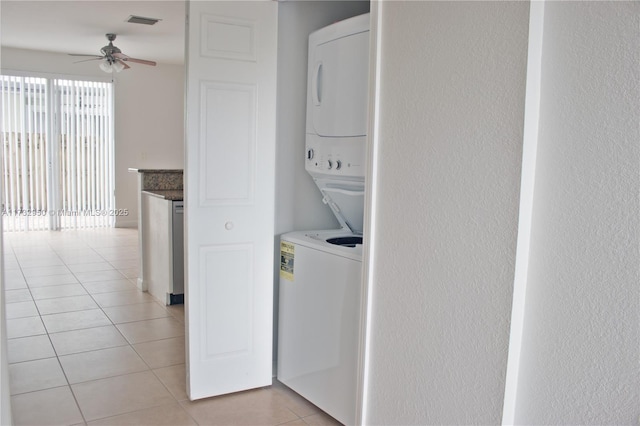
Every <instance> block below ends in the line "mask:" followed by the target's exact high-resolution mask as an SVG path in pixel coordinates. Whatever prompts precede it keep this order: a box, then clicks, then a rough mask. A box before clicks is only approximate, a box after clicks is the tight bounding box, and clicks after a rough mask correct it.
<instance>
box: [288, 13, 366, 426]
mask: <svg viewBox="0 0 640 426" xmlns="http://www.w3.org/2000/svg"><path fill="white" fill-rule="evenodd" d="M368 70H369V14H365V15H360V16H356V17H354V18H350V19H346V20H344V21H340V22H337V23H335V24H333V25H330V26H328V27H325V28H322V29H320V30H318V31H316V32H314V33H312V34H311V35H310V36H309V68H308V87H307V125H306V129H307V134H306V158H305V169H306V170H307V172H308V173H309V174H310V175H311V176H312V178H313V180H314V182H315V184H316V185H317V187H318V189H319V190H320V193H321V194H322V197H323V201H324V202H325V203H326V204H327V205H328V206H329V207H330V208H331V211H332V212H333V213H334V215H335V216H336V218H337V220H338V222H339V223H340V226H341V228H340V229H337V230H336V229H333V230H321V231H302V232H292V233H288V234H284V235H282V237H281V241H280V247H281V250H280V252H281V253H280V254H281V268H280V294H279V298H280V300H279V326H278V380H279V381H281V382H282V383H284V384H285V385H287V386H288V387H290V388H291V389H293V390H295V391H296V392H297V393H299V394H300V395H302V396H303V397H305V398H306V399H307V400H309V401H310V402H312V403H313V404H315V405H317V406H318V407H320V408H321V409H322V410H324V411H325V412H327V413H328V414H329V415H331V416H333V417H334V418H336V419H337V420H339V421H340V422H342V423H344V424H354V423H355V420H356V393H357V377H358V352H359V342H360V337H359V332H360V312H361V307H360V305H361V299H362V297H361V296H362V291H361V277H362V230H363V212H364V184H365V153H366V132H367V122H368V121H367V112H368V106H367V105H368V103H367V93H368V75H369V72H368Z"/></svg>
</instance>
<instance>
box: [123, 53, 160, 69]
mask: <svg viewBox="0 0 640 426" xmlns="http://www.w3.org/2000/svg"><path fill="white" fill-rule="evenodd" d="M113 57H114V58H118V59H120V60H122V61H128V62H135V63H137V64H144V65H151V66H154V67H155V66H156V63H155V62H154V61H147V60H146V59H136V58H131V57H129V56H127V55H125V54H124V53H114V54H113Z"/></svg>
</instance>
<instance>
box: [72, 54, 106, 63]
mask: <svg viewBox="0 0 640 426" xmlns="http://www.w3.org/2000/svg"><path fill="white" fill-rule="evenodd" d="M101 59H104V58H103V57H102V56H96V57H95V58H89V59H83V60H81V61H74V62H73V63H74V64H79V63H80V62H88V61H99V60H101Z"/></svg>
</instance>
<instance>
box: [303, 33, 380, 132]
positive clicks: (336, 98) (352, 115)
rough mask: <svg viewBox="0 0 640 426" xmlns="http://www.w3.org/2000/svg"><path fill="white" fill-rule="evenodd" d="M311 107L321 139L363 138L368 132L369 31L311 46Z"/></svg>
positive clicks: (313, 119) (313, 120) (316, 130)
mask: <svg viewBox="0 0 640 426" xmlns="http://www.w3.org/2000/svg"><path fill="white" fill-rule="evenodd" d="M312 43H313V39H310V40H309V44H310V45H309V95H308V96H309V107H310V108H311V109H312V114H311V115H312V125H313V130H314V131H315V132H316V134H317V135H319V136H328V137H344V136H363V135H366V133H367V132H366V130H367V88H368V77H369V31H365V32H360V33H357V34H352V35H349V36H346V37H342V38H338V39H334V40H331V41H329V42H326V43H322V44H317V45H312Z"/></svg>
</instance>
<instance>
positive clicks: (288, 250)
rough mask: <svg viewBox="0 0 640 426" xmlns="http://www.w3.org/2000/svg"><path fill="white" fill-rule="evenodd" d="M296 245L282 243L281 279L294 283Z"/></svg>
mask: <svg viewBox="0 0 640 426" xmlns="http://www.w3.org/2000/svg"><path fill="white" fill-rule="evenodd" d="M295 247H296V246H295V245H293V244H291V243H288V242H286V241H280V277H281V278H284V279H285V280H289V281H293V261H294V257H295V254H294V251H295Z"/></svg>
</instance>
